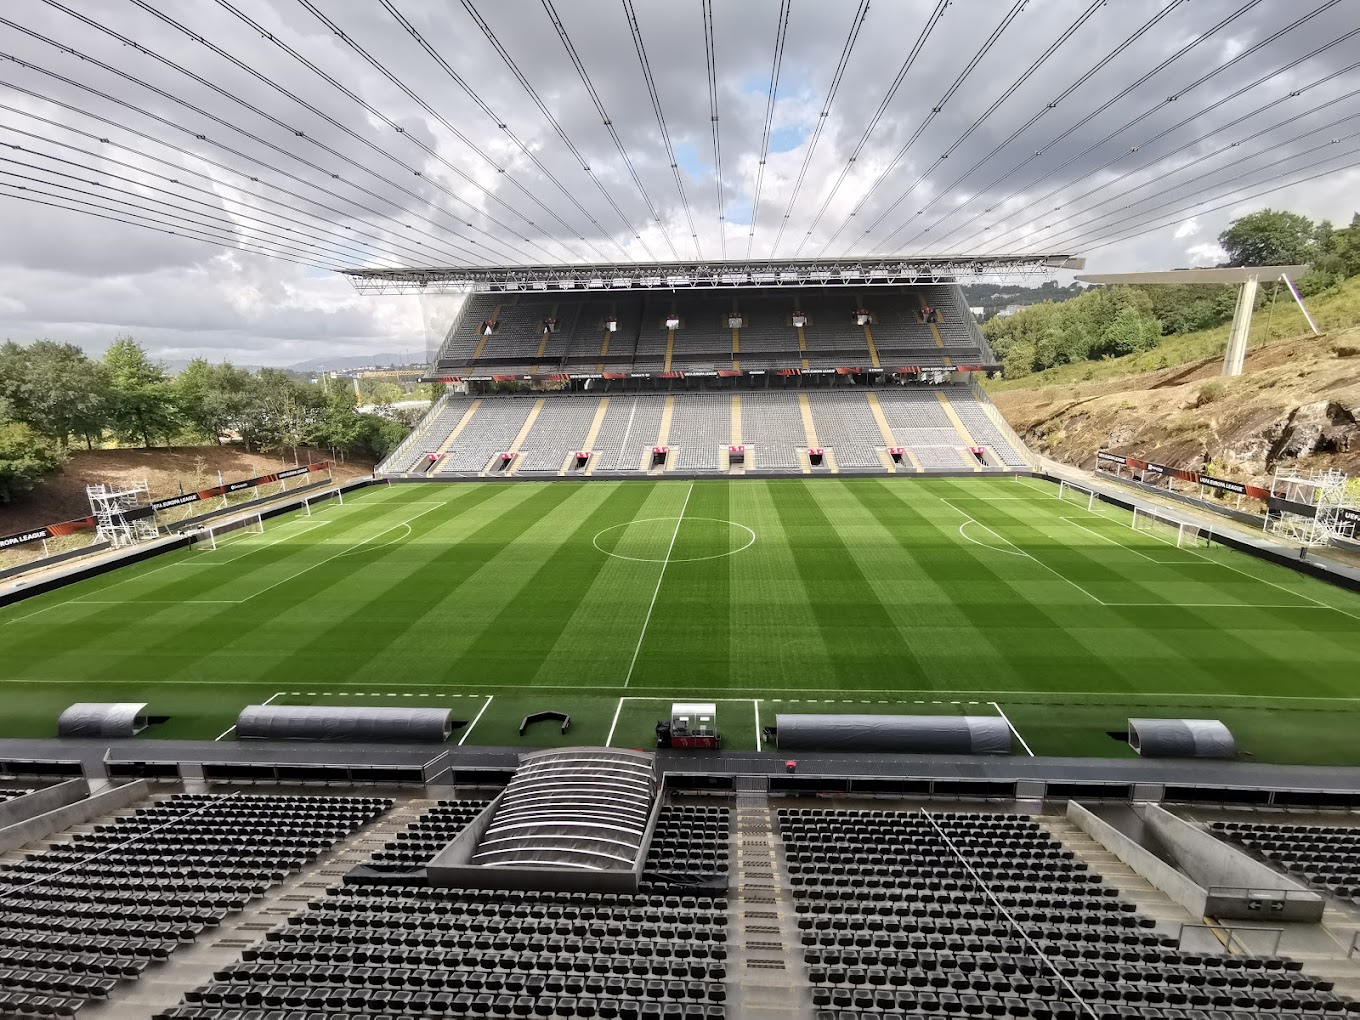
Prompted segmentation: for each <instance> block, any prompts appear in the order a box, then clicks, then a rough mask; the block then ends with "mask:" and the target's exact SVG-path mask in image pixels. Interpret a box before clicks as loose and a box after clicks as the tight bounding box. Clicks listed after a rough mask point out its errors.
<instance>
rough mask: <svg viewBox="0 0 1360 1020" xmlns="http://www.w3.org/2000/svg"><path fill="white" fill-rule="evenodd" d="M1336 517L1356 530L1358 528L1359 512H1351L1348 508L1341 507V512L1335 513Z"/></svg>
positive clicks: (1359, 523)
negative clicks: (1353, 526)
mask: <svg viewBox="0 0 1360 1020" xmlns="http://www.w3.org/2000/svg"><path fill="white" fill-rule="evenodd" d="M1337 516H1338V517H1340V518H1341V519H1342V520H1343V521H1349V522H1350V523H1351V524H1353V525H1355V526H1356V527H1357V528H1360V510H1352V509H1350V508H1349V507H1343V508H1342V509H1341V510H1339V511H1337Z"/></svg>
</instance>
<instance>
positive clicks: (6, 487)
mask: <svg viewBox="0 0 1360 1020" xmlns="http://www.w3.org/2000/svg"><path fill="white" fill-rule="evenodd" d="M62 459H63V455H62V450H61V447H60V445H58V444H57V443H56V442H55V441H53V440H52V439H50V438H48V437H46V436H43V435H41V434H39V433H38V432H37V431H35V430H34V429H31V428H29V427H28V426H27V425H25V424H24V423H23V422H18V421H8V422H0V503H12V502H14V500H16V499H17V498H18V497H19V496H21V495H22V494H23V493H25V492H27V491H28V490H29V489H31V488H33V486H34V484H35V483H37V482H38V481H39V480H40V479H42V478H43V477H44V476H46V475H50V474H51V473H52V472H54V471H56V470H58V469H59V468H60V467H61V463H62Z"/></svg>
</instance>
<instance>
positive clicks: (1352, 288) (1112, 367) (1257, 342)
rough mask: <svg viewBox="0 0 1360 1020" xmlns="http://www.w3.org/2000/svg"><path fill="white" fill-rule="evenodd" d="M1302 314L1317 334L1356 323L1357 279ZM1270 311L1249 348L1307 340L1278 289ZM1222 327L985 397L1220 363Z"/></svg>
mask: <svg viewBox="0 0 1360 1020" xmlns="http://www.w3.org/2000/svg"><path fill="white" fill-rule="evenodd" d="M1307 304H1308V310H1309V312H1311V313H1312V316H1313V320H1314V321H1315V322H1316V323H1317V326H1318V329H1320V330H1323V331H1324V332H1329V331H1334V330H1337V329H1342V328H1344V327H1348V326H1354V325H1355V324H1357V323H1360V277H1352V278H1351V279H1349V280H1347V281H1345V282H1344V283H1343V284H1341V285H1340V286H1339V287H1336V288H1334V289H1333V290H1329V291H1325V292H1323V293H1321V294H1315V295H1314V296H1313V297H1311V298H1309V299H1308V300H1307ZM1274 305H1275V307H1274V312H1273V314H1272V312H1271V308H1270V305H1269V304H1267V305H1266V307H1264V308H1262V309H1260V310H1259V311H1258V312H1257V313H1256V315H1255V317H1254V319H1253V321H1252V328H1251V341H1250V348H1251V349H1256V348H1258V347H1261V346H1263V345H1266V344H1268V343H1270V342H1273V341H1275V340H1278V339H1280V338H1288V337H1296V336H1301V335H1310V336H1311V333H1309V330H1308V323H1307V322H1306V321H1305V320H1304V318H1303V314H1302V313H1301V312H1300V311H1299V307H1298V305H1296V304H1295V303H1294V300H1293V298H1291V297H1290V296H1289V291H1288V289H1286V288H1285V287H1284V286H1283V284H1282V285H1281V286H1280V289H1279V292H1278V293H1277V294H1276V296H1275V300H1274ZM1228 328H1229V327H1228V325H1227V324H1224V325H1222V326H1216V327H1214V328H1213V329H1206V330H1202V331H1200V332H1198V333H1186V334H1183V335H1181V336H1169V337H1166V338H1165V339H1164V340H1163V341H1162V342H1161V343H1160V344H1159V345H1158V346H1157V347H1156V349H1154V350H1151V351H1145V352H1143V353H1140V354H1130V355H1128V356H1126V357H1122V358H1109V359H1107V360H1104V361H1083V362H1078V363H1076V364H1072V365H1061V366H1059V367H1057V368H1050V369H1047V370H1046V371H1043V372H1035V373H1034V374H1032V375H1027V376H1022V377H1020V378H1018V379H1006V380H994V381H993V382H991V383H989V384H988V385H987V388H988V390H989V391H990V392H993V393H1001V392H1005V391H1007V390H1032V389H1040V388H1043V387H1045V386H1067V385H1071V384H1073V383H1079V382H1092V381H1101V380H1115V379H1124V378H1128V377H1130V376H1136V375H1142V374H1145V373H1149V372H1156V371H1159V370H1161V369H1167V368H1174V367H1176V366H1178V365H1186V364H1189V363H1192V362H1196V361H1201V360H1205V359H1211V358H1217V359H1220V360H1221V359H1222V357H1223V353H1224V351H1225V350H1226V349H1227V346H1228Z"/></svg>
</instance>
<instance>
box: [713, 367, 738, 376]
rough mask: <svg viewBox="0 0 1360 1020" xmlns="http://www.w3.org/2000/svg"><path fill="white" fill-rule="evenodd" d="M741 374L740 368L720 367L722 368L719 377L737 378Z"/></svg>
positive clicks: (719, 370)
mask: <svg viewBox="0 0 1360 1020" xmlns="http://www.w3.org/2000/svg"><path fill="white" fill-rule="evenodd" d="M740 375H741V372H740V371H739V370H737V369H735V368H720V369H718V378H719V379H735V378H737V377H738V376H740Z"/></svg>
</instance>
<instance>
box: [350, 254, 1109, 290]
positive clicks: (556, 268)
mask: <svg viewBox="0 0 1360 1020" xmlns="http://www.w3.org/2000/svg"><path fill="white" fill-rule="evenodd" d="M1085 267H1086V260H1085V259H1084V258H1081V257H1079V256H1077V255H1074V254H1071V253H1069V252H1063V253H1043V254H1033V255H967V254H960V255H930V256H917V257H913V258H902V257H901V256H893V257H885V258H838V259H766V260H744V261H707V260H704V261H694V262H598V263H581V264H578V265H538V266H450V267H447V268H441V269H416V268H403V269H352V270H347V271H346V272H345V275H346V276H348V277H349V281H350V283H351V284H352V285H353V286H354V289H355V290H357V291H358V292H359V293H361V294H418V293H431V292H433V293H440V292H444V291H464V290H476V291H522V290H567V291H570V290H586V291H607V290H677V289H686V288H688V289H705V288H718V289H721V288H731V287H807V286H824V287H865V286H885V285H889V284H895V283H912V282H915V281H921V280H925V281H930V280H940V279H955V278H957V277H963V276H987V275H990V274H994V273H1023V272H1041V271H1047V270H1050V269H1084V268H1085Z"/></svg>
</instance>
